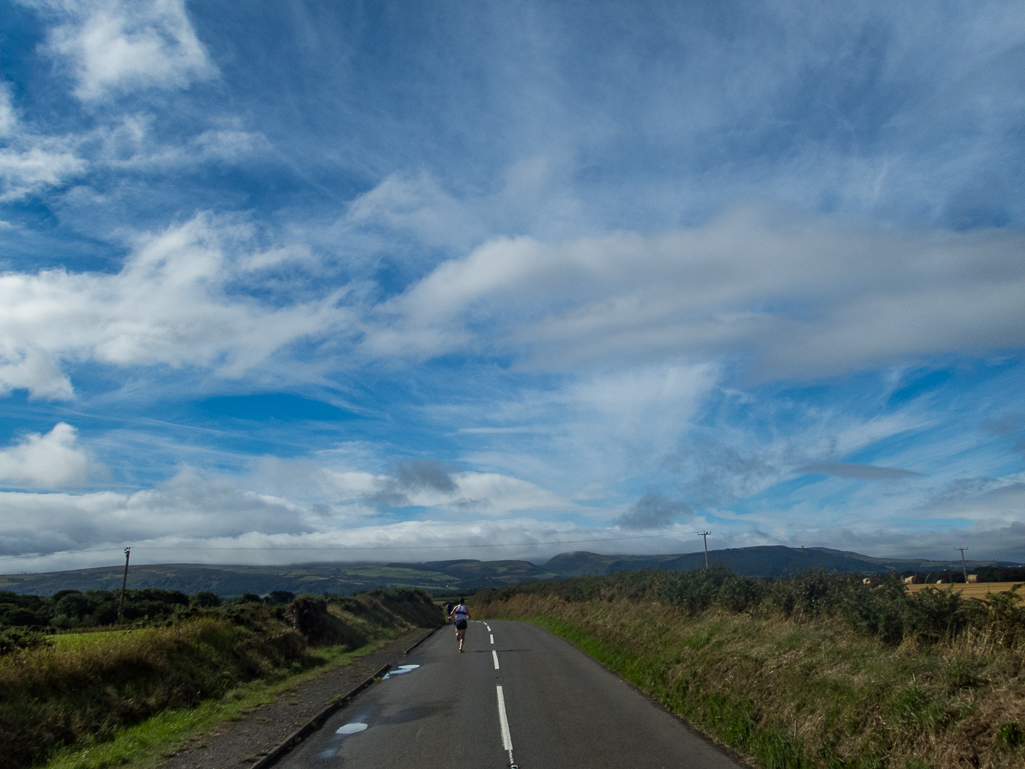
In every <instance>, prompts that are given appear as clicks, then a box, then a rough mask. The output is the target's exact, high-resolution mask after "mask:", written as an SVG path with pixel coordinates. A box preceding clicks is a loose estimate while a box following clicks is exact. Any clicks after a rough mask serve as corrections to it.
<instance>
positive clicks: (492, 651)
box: [491, 649, 498, 670]
mask: <svg viewBox="0 0 1025 769" xmlns="http://www.w3.org/2000/svg"><path fill="white" fill-rule="evenodd" d="M491 656H492V658H494V660H495V670H498V652H496V651H495V650H494V649H492V650H491Z"/></svg>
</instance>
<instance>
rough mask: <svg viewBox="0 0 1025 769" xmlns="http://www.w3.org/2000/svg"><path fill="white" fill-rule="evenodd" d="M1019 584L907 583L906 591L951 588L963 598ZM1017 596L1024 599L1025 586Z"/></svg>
mask: <svg viewBox="0 0 1025 769" xmlns="http://www.w3.org/2000/svg"><path fill="white" fill-rule="evenodd" d="M1021 584H1022V583H1021V582H976V583H969V584H967V585H965V584H963V583H961V584H953V585H908V592H909V593H918V592H921V591H922V590H925V589H926V588H927V587H932V588H936V589H937V590H953V591H954V592H955V593H960V594H961V595H962V597H964V598H985V597H986V594H987V593H1005V592H1007V591H1008V590H1010V589H1011V588H1012V587H1014V586H1015V585H1021ZM1018 598H1019V599H1025V587H1022V589H1021V590H1019V591H1018Z"/></svg>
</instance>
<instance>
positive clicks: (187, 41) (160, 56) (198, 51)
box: [37, 0, 216, 101]
mask: <svg viewBox="0 0 1025 769" xmlns="http://www.w3.org/2000/svg"><path fill="white" fill-rule="evenodd" d="M37 5H38V6H40V7H42V8H45V9H46V10H47V11H49V12H50V13H51V14H52V15H53V16H54V17H55V18H56V20H57V25H56V26H55V27H54V28H53V30H52V31H51V34H50V41H49V45H50V48H51V49H52V50H53V51H54V52H55V53H57V54H59V55H61V56H65V57H67V58H68V59H69V60H70V61H71V63H72V67H73V70H74V74H75V77H76V79H77V81H78V86H77V88H76V89H75V94H76V96H78V97H79V98H80V99H82V100H83V101H93V100H97V99H101V98H103V97H105V96H107V95H109V94H110V93H112V92H123V91H129V90H135V89H139V88H148V87H155V88H185V87H187V86H188V85H189V84H190V83H192V82H193V81H195V80H203V79H207V78H210V77H213V76H214V75H215V73H216V70H215V68H214V66H213V64H212V63H211V62H210V60H209V59H208V57H207V54H206V49H205V48H204V47H203V44H202V43H201V42H200V41H199V39H198V38H197V37H196V32H195V30H194V29H193V28H192V23H191V22H190V21H189V18H188V14H187V12H186V10H185V3H184V0H137V1H136V0H132V1H130V2H124V1H123V0H40V2H38V3H37Z"/></svg>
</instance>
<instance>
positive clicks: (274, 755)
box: [249, 636, 426, 769]
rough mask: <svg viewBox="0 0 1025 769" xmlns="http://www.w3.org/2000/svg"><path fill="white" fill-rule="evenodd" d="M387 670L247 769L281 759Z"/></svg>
mask: <svg viewBox="0 0 1025 769" xmlns="http://www.w3.org/2000/svg"><path fill="white" fill-rule="evenodd" d="M425 638H426V636H425ZM389 670H391V665H390V664H388V665H385V666H384V667H382V668H381V669H380V670H378V671H377V672H376V673H374V674H373V675H372V676H370V678H367V679H366V680H365V681H363V682H362V683H359V684H357V685H356V686H355V687H354V688H353V689H351V690H349V692H347V693H346V694H344V695H342V696H341V697H339V698H338V699H336V700H335V701H334V702H332V703H331V704H330V705H328V706H327V707H326V708H324V709H323V710H322V711H320V713H318V714H317V715H315V716H314V717H313V718H311V719H310V720H309V721H308V722H307V723H306V724H305V725H304V726H301V727H299V729H297V730H296V731H294V732H292V734H290V735H289V736H288V737H287V738H285V741H284V742H282V743H281V744H280V745H278V746H277V747H276V748H274V749H273V750H272V751H270V752H269V753H268V754H267V755H266V756H264V757H263V758H261V759H260V760H259V761H257V762H256V763H255V764H253V765H252V766H250V767H249V769H267V767H269V766H273V765H274V764H276V763H277V762H278V761H279V760H281V758H282V757H283V756H284V755H285V754H286V753H288V752H289V751H291V750H292V749H293V748H294V747H296V746H297V745H298V744H299V743H301V742H302V741H303V740H305V739H306V738H307V737H309V736H310V735H311V734H312V733H313V732H315V731H317V730H318V729H320V728H321V727H322V726H323V725H324V722H325V721H327V719H329V718H330V717H331V716H333V715H334V714H335V713H336V712H338V711H339V710H341V709H342V708H343V707H345V706H346V705H348V704H349V701H350V700H352V698H353V697H355V696H356V695H357V694H359V693H360V692H362V691H363V690H364V689H366V688H367V687H368V686H370V685H371V684H372V683H374V681H376V680H377V679H378V678H380V677H381V676H383V675H384V674H385V673H387V672H388V671H389Z"/></svg>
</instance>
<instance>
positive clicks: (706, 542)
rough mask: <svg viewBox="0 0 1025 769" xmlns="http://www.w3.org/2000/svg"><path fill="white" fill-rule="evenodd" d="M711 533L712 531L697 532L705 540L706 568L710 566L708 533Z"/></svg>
mask: <svg viewBox="0 0 1025 769" xmlns="http://www.w3.org/2000/svg"><path fill="white" fill-rule="evenodd" d="M711 533H712V532H710V531H699V532H697V534H698V536H699V537H701V538H702V539H703V540H705V569H707V568H708V535H709V534H711Z"/></svg>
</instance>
